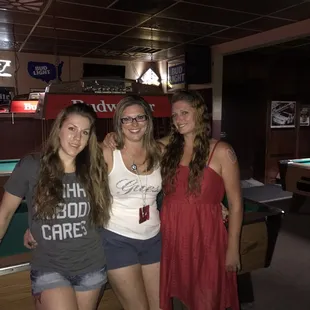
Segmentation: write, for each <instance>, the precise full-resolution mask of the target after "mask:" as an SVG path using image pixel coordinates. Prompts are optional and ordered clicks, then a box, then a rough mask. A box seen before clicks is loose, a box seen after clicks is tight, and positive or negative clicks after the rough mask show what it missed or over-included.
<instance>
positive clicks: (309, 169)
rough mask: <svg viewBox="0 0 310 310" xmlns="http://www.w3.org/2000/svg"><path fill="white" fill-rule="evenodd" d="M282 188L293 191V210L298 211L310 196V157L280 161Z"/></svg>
mask: <svg viewBox="0 0 310 310" xmlns="http://www.w3.org/2000/svg"><path fill="white" fill-rule="evenodd" d="M278 164H279V172H280V178H281V179H280V182H281V185H282V189H283V190H285V191H289V192H292V193H293V199H292V203H291V206H290V211H291V212H298V211H299V210H300V208H301V206H302V205H303V204H304V202H305V201H306V198H307V197H309V196H310V158H303V159H288V160H280V161H279V163H278Z"/></svg>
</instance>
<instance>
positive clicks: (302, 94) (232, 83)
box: [222, 52, 310, 183]
mask: <svg viewBox="0 0 310 310" xmlns="http://www.w3.org/2000/svg"><path fill="white" fill-rule="evenodd" d="M309 85H310V58H305V56H301V55H298V54H294V53H291V52H290V53H287V52H283V53H279V54H275V55H264V54H260V53H258V52H254V53H253V52H251V53H250V52H249V53H243V54H239V55H232V56H227V57H225V58H224V83H223V120H222V131H224V132H226V134H227V137H226V140H227V141H228V142H230V143H231V144H232V146H233V147H234V148H235V150H236V153H237V155H238V157H239V161H240V166H241V171H242V173H244V174H245V175H249V174H252V176H254V177H255V178H256V179H259V180H260V181H263V182H267V183H272V182H275V178H276V176H277V174H278V161H279V160H280V159H293V158H300V157H310V143H309V141H310V127H299V112H300V109H301V108H302V107H303V106H305V105H309V106H310V87H309ZM272 100H293V101H297V109H296V127H295V128H285V129H284V128H283V129H272V128H270V106H271V101H272Z"/></svg>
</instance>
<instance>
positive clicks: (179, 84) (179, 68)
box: [167, 57, 186, 92]
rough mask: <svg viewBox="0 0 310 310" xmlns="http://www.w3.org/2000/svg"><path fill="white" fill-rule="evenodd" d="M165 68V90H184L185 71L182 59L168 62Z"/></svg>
mask: <svg viewBox="0 0 310 310" xmlns="http://www.w3.org/2000/svg"><path fill="white" fill-rule="evenodd" d="M167 67H168V68H167V72H168V83H167V90H168V91H171V92H173V91H175V90H177V89H184V88H185V85H186V69H185V60H184V58H183V57H180V58H179V59H174V60H171V61H168V63H167Z"/></svg>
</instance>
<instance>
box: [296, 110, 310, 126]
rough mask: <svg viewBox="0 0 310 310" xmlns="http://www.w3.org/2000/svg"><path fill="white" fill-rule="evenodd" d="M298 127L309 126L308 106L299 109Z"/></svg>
mask: <svg viewBox="0 0 310 310" xmlns="http://www.w3.org/2000/svg"><path fill="white" fill-rule="evenodd" d="M299 126H310V106H307V107H302V108H301V109H300V120H299Z"/></svg>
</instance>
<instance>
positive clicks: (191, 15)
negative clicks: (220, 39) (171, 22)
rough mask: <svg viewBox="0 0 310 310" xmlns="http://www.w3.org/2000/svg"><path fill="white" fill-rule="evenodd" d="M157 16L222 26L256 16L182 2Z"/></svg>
mask: <svg viewBox="0 0 310 310" xmlns="http://www.w3.org/2000/svg"><path fill="white" fill-rule="evenodd" d="M158 16H160V17H171V18H177V19H186V20H191V21H198V22H202V23H208V24H214V25H224V26H234V25H237V24H240V23H243V22H245V21H247V20H251V19H253V18H255V17H257V16H256V15H253V14H248V13H239V12H232V11H227V10H222V9H216V8H212V7H206V6H200V5H193V4H189V3H182V2H181V3H179V4H177V5H176V6H175V7H173V8H171V9H169V10H167V11H165V12H163V13H161V14H159V15H158Z"/></svg>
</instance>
